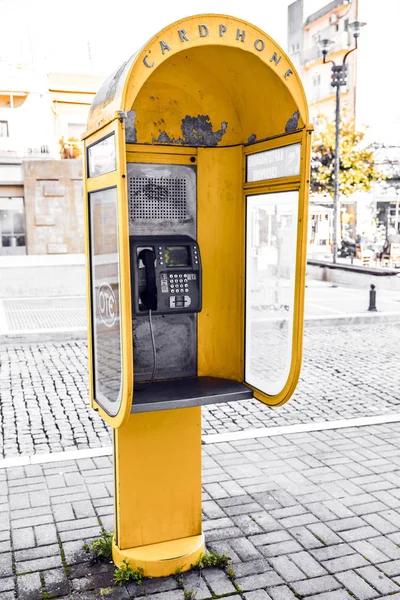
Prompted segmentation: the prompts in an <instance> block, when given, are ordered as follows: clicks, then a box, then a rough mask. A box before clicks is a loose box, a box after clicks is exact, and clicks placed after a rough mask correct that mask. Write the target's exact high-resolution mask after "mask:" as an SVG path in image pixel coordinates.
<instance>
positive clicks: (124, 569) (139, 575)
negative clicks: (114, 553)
mask: <svg viewBox="0 0 400 600" xmlns="http://www.w3.org/2000/svg"><path fill="white" fill-rule="evenodd" d="M143 575H144V571H143V569H141V568H140V567H139V568H138V569H132V568H131V567H130V565H129V561H128V559H127V558H124V560H123V561H122V565H121V566H120V567H118V569H115V571H114V583H115V585H124V583H128V582H129V581H134V582H136V583H137V584H138V585H142V583H143Z"/></svg>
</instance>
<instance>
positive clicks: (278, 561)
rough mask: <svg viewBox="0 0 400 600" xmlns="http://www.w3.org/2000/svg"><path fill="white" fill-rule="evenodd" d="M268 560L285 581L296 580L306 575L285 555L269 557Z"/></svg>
mask: <svg viewBox="0 0 400 600" xmlns="http://www.w3.org/2000/svg"><path fill="white" fill-rule="evenodd" d="M269 561H270V563H271V565H272V567H273V569H274V570H275V571H277V573H278V574H279V575H280V576H281V577H282V579H283V580H284V581H285V582H290V581H298V580H299V579H305V577H306V575H305V574H304V573H303V572H302V571H300V570H299V569H298V568H297V567H296V565H295V564H294V563H293V562H292V561H290V560H289V559H288V558H287V557H286V556H278V557H275V558H270V559H269Z"/></svg>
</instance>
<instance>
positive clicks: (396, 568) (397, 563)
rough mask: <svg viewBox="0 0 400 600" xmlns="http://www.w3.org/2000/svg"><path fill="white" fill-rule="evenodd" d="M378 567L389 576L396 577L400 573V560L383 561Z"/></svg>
mask: <svg viewBox="0 0 400 600" xmlns="http://www.w3.org/2000/svg"><path fill="white" fill-rule="evenodd" d="M377 568H378V569H379V570H381V571H382V572H383V573H385V575H387V576H388V577H396V576H397V575H400V560H391V561H388V562H384V563H381V564H380V565H377Z"/></svg>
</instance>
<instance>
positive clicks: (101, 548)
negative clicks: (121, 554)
mask: <svg viewBox="0 0 400 600" xmlns="http://www.w3.org/2000/svg"><path fill="white" fill-rule="evenodd" d="M113 537H114V534H113V533H107V531H106V530H105V529H103V531H102V532H101V535H100V538H99V539H98V540H95V541H94V542H92V543H91V544H90V546H88V545H87V544H84V545H83V548H84V549H85V551H86V552H87V553H88V554H90V562H91V563H92V564H94V563H99V562H107V561H109V560H111V559H112V541H113Z"/></svg>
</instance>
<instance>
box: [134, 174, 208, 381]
mask: <svg viewBox="0 0 400 600" xmlns="http://www.w3.org/2000/svg"><path fill="white" fill-rule="evenodd" d="M127 179H128V181H127V189H128V210H129V234H130V235H134V236H153V235H171V234H179V235H189V236H190V237H192V238H194V239H196V238H197V215H196V204H197V202H196V200H197V198H196V167H194V166H193V167H191V166H186V165H168V164H150V163H128V164H127ZM152 319H153V327H154V337H155V340H156V347H157V369H156V373H155V379H172V378H175V377H190V376H196V375H197V317H196V315H195V314H186V315H185V314H180V315H159V316H157V315H155V316H153V317H152ZM132 329H133V336H134V340H133V341H134V343H133V347H134V373H135V381H144V380H148V379H149V378H150V376H151V373H152V367H153V350H152V343H151V335H150V329H149V320H148V317H147V316H141V317H138V318H134V319H133V323H132Z"/></svg>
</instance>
